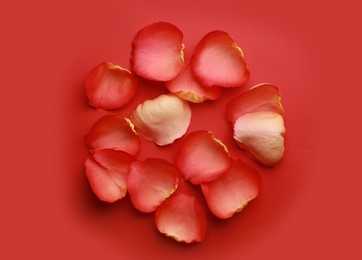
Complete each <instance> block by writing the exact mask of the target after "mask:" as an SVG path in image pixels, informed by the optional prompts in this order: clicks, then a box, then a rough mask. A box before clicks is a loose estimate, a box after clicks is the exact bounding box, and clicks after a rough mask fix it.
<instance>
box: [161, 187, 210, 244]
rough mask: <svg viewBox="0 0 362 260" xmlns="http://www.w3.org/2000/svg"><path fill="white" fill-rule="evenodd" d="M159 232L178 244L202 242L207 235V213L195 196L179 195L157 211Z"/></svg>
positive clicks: (168, 200) (172, 197)
mask: <svg viewBox="0 0 362 260" xmlns="http://www.w3.org/2000/svg"><path fill="white" fill-rule="evenodd" d="M155 221H156V226H157V228H158V230H159V231H160V232H161V233H163V234H165V235H166V236H168V237H172V238H173V239H175V240H176V241H178V242H186V243H192V242H201V241H202V240H203V239H204V238H205V235H206V229H207V221H206V215H205V211H204V209H203V207H202V205H201V203H200V202H199V201H198V199H197V198H196V197H195V196H192V195H186V194H182V193H180V194H177V195H175V196H171V197H170V198H169V199H167V200H166V201H165V202H164V203H163V204H161V206H160V207H159V208H158V209H157V210H156V217H155Z"/></svg>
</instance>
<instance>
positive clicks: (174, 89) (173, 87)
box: [166, 64, 221, 103]
mask: <svg viewBox="0 0 362 260" xmlns="http://www.w3.org/2000/svg"><path fill="white" fill-rule="evenodd" d="M166 87H167V88H168V90H169V91H170V92H171V93H174V94H175V95H177V96H178V97H180V98H182V99H185V100H187V101H190V102H193V103H201V102H203V101H205V100H216V99H218V98H219V97H220V95H221V89H220V87H203V86H202V85H201V84H200V83H199V82H198V81H197V79H196V78H195V76H194V75H193V72H192V70H191V67H190V65H189V64H187V65H186V67H185V69H184V70H183V71H182V72H181V73H180V74H179V75H178V76H177V77H176V78H175V79H173V80H172V81H168V82H166Z"/></svg>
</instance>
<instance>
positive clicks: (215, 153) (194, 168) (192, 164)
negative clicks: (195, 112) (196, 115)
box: [176, 131, 232, 185]
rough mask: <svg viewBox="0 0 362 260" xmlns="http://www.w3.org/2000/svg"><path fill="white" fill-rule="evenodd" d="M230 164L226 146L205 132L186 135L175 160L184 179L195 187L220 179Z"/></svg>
mask: <svg viewBox="0 0 362 260" xmlns="http://www.w3.org/2000/svg"><path fill="white" fill-rule="evenodd" d="M231 163H232V159H231V158H230V156H229V153H228V151H227V148H226V146H225V145H224V144H223V143H222V142H221V141H220V140H218V139H216V138H214V135H213V134H212V133H211V132H207V131H196V132H193V133H191V134H189V135H187V136H186V138H185V139H184V140H183V143H182V145H181V147H180V150H179V152H178V154H177V159H176V165H177V167H178V168H179V169H180V170H181V172H182V174H183V176H184V178H185V179H186V180H189V181H191V183H193V184H196V185H197V184H200V183H203V182H208V181H212V180H215V179H216V178H218V177H220V176H221V175H223V174H224V173H225V172H226V171H227V170H228V169H229V168H230V166H231Z"/></svg>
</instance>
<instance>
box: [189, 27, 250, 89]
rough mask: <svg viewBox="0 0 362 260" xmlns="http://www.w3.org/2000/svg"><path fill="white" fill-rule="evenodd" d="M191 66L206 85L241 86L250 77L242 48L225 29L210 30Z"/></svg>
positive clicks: (197, 47)
mask: <svg viewBox="0 0 362 260" xmlns="http://www.w3.org/2000/svg"><path fill="white" fill-rule="evenodd" d="M191 67H192V70H193V72H194V74H195V76H196V78H197V79H198V80H199V81H200V82H201V84H202V85H204V86H209V87H211V86H220V87H239V86H241V85H243V84H244V83H245V82H246V81H247V80H248V79H249V71H248V69H247V66H246V62H245V59H244V56H243V53H242V50H241V49H240V48H239V47H238V46H237V45H236V43H235V42H234V40H233V39H232V38H231V37H230V35H229V34H227V33H226V32H223V31H213V32H210V33H208V34H207V35H205V36H204V38H202V39H201V41H200V42H199V43H198V45H197V46H196V48H195V52H194V54H193V56H192V58H191Z"/></svg>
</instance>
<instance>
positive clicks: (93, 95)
mask: <svg viewBox="0 0 362 260" xmlns="http://www.w3.org/2000/svg"><path fill="white" fill-rule="evenodd" d="M85 87H86V92H87V96H88V100H89V105H90V106H92V107H95V108H104V109H115V108H120V107H122V106H124V105H125V104H127V103H128V102H129V101H130V100H131V99H132V97H133V96H134V95H135V94H136V91H137V88H138V85H137V80H136V78H135V77H134V76H133V75H132V74H131V72H129V71H128V70H127V69H124V68H121V67H119V66H117V65H113V64H112V63H109V62H103V63H101V64H99V65H98V66H97V67H95V68H94V69H93V70H92V71H91V72H90V74H89V75H88V77H87V79H86V81H85Z"/></svg>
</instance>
